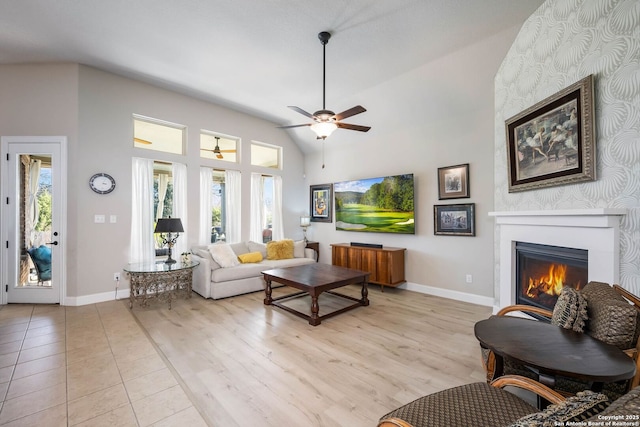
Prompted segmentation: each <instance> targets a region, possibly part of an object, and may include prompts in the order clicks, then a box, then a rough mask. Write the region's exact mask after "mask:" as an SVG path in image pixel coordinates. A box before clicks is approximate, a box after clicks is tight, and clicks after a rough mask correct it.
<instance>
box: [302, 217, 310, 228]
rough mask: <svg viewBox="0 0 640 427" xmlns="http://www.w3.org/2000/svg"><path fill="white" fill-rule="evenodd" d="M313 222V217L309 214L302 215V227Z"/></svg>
mask: <svg viewBox="0 0 640 427" xmlns="http://www.w3.org/2000/svg"><path fill="white" fill-rule="evenodd" d="M310 224H311V218H310V217H308V216H301V217H300V227H308V226H309V225H310Z"/></svg>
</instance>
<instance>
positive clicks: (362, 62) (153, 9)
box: [0, 0, 544, 151]
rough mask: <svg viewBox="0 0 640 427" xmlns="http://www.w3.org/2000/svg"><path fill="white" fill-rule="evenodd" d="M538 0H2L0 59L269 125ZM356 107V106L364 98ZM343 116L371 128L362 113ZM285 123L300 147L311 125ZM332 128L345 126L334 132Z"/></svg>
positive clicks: (522, 12)
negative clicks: (61, 66)
mask: <svg viewBox="0 0 640 427" xmlns="http://www.w3.org/2000/svg"><path fill="white" fill-rule="evenodd" d="M543 1H544V0H394V1H392V0H386V1H385V0H324V1H308V0H235V1H229V0H183V1H177V0H81V1H79V0H55V1H51V0H2V1H1V2H0V63H2V64H11V63H25V62H77V63H81V64H86V65H90V66H93V67H96V68H100V69H103V70H107V71H110V72H114V73H117V74H121V75H124V76H128V77H132V78H136V79H140V80H143V81H147V82H151V83H154V84H157V85H161V86H164V87H167V88H171V89H173V90H176V91H179V92H182V93H185V94H188V95H191V96H196V97H198V98H202V99H205V100H208V101H212V102H215V103H218V104H221V105H224V106H227V107H231V108H234V109H237V110H240V111H243V112H247V113H250V114H253V115H256V116H259V117H262V118H265V119H267V120H270V121H273V122H274V123H277V124H297V123H306V122H307V120H308V119H306V118H305V117H304V116H302V115H300V114H298V113H296V112H294V111H292V110H290V109H288V108H287V106H288V105H296V106H299V107H300V108H302V109H304V110H306V111H309V112H310V113H313V112H314V111H316V110H319V109H320V108H321V107H322V45H321V44H320V42H319V40H318V38H317V34H318V33H319V32H320V31H329V32H331V33H332V38H331V40H330V42H329V44H328V45H327V94H326V96H327V105H326V106H327V108H328V109H330V110H333V111H335V112H340V111H343V110H346V109H347V108H350V107H352V106H354V105H356V104H360V103H361V101H359V100H358V97H357V94H358V93H359V92H362V91H365V90H369V89H371V88H372V87H375V86H377V85H380V84H382V83H384V82H386V81H388V80H390V79H393V78H394V77H397V76H398V75H401V74H403V73H406V72H408V71H410V70H413V69H415V68H417V67H419V66H421V65H424V64H426V63H429V62H431V61H433V60H435V59H437V58H439V57H441V56H443V55H445V54H447V53H448V52H450V51H452V50H458V49H460V48H463V47H465V46H468V45H470V44H472V43H474V42H476V41H478V40H479V39H483V38H486V37H489V36H491V35H494V34H496V33H498V32H500V31H502V30H504V29H505V28H510V27H514V26H519V25H520V24H522V23H523V22H524V20H525V19H526V18H527V17H528V16H529V15H531V13H533V12H534V11H535V10H536V9H537V8H538V7H539V6H540V5H541V4H542V3H543ZM364 106H365V107H367V105H364ZM345 121H346V122H349V123H354V124H362V125H369V126H375V123H371V122H370V121H368V120H367V113H363V114H361V115H358V116H354V117H352V118H350V119H348V120H345ZM302 129H304V131H302V130H300V129H298V130H295V131H290V132H291V135H292V137H293V138H294V139H295V140H296V141H297V142H298V144H300V145H301V148H302V149H303V150H304V151H308V150H309V149H311V147H312V146H313V145H316V144H312V142H313V138H311V136H312V133H311V132H309V131H308V130H306V128H302ZM337 132H349V131H343V130H338V131H337Z"/></svg>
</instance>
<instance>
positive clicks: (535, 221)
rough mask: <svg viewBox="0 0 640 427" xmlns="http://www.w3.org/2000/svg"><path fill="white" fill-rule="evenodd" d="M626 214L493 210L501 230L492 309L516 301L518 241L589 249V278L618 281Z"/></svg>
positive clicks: (601, 210)
mask: <svg viewBox="0 0 640 427" xmlns="http://www.w3.org/2000/svg"><path fill="white" fill-rule="evenodd" d="M626 214H627V210H626V209H617V208H594V209H570V210H552V211H504V212H490V213H489V215H490V216H492V217H494V218H495V220H496V226H497V233H498V236H497V240H496V244H497V253H496V255H497V263H498V270H497V281H496V288H495V303H494V307H493V312H494V313H497V312H498V310H500V309H501V308H502V307H505V306H507V305H510V304H515V303H516V296H515V294H516V292H515V291H516V289H515V286H514V283H515V282H516V280H517V278H516V277H517V274H516V256H515V245H516V243H517V242H529V243H537V244H539V245H549V246H559V247H571V248H580V249H583V250H586V251H587V252H588V258H589V260H588V265H589V276H588V280H595V281H598V282H605V283H619V279H620V222H621V220H622V218H623V217H624V216H625V215H626Z"/></svg>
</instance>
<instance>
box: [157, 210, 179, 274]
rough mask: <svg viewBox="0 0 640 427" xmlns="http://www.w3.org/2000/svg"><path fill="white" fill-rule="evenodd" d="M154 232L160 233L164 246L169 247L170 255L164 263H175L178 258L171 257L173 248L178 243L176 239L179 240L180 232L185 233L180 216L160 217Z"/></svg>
mask: <svg viewBox="0 0 640 427" xmlns="http://www.w3.org/2000/svg"><path fill="white" fill-rule="evenodd" d="M154 233H155V234H160V237H161V238H162V246H164V245H167V247H168V248H169V256H168V257H167V259H166V260H165V262H164V263H165V264H174V263H175V262H176V260H175V259H173V258H171V248H172V247H173V245H175V244H176V240H178V237H179V236H180V233H184V228H182V221H180V218H171V217H169V218H158V223H157V224H156V230H155V231H154ZM174 233H175V234H174Z"/></svg>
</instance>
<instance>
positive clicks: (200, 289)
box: [191, 241, 316, 299]
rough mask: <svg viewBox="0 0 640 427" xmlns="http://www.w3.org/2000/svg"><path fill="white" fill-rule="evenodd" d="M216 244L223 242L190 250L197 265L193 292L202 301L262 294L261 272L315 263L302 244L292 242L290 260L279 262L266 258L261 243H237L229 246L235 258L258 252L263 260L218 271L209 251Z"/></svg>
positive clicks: (262, 280)
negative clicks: (201, 298)
mask: <svg viewBox="0 0 640 427" xmlns="http://www.w3.org/2000/svg"><path fill="white" fill-rule="evenodd" d="M219 244H226V243H215V244H213V245H202V246H194V247H192V248H191V259H192V260H194V261H198V262H200V265H199V266H198V267H196V268H195V269H194V271H193V290H194V291H195V292H197V293H198V294H200V295H202V296H203V297H205V298H213V299H220V298H227V297H230V296H235V295H241V294H246V293H248V292H256V291H264V288H265V282H264V278H263V276H262V272H263V271H265V270H269V269H272V268H279V267H293V266H296V265H304V264H313V263H314V262H316V253H315V251H314V250H313V249H308V248H305V246H306V245H305V243H304V241H299V242H295V243H294V258H290V259H280V260H269V259H266V253H267V251H266V245H264V244H262V243H256V242H241V243H232V244H229V246H231V249H232V250H233V252H234V253H235V254H236V255H242V254H247V253H249V252H261V253H262V256H263V258H264V259H263V260H262V261H261V262H258V263H247V264H239V265H236V266H233V267H227V268H222V267H220V265H219V264H218V263H217V262H215V261H214V259H213V257H212V256H211V253H210V251H209V247H210V246H214V245H219ZM276 286H277V285H276Z"/></svg>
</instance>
